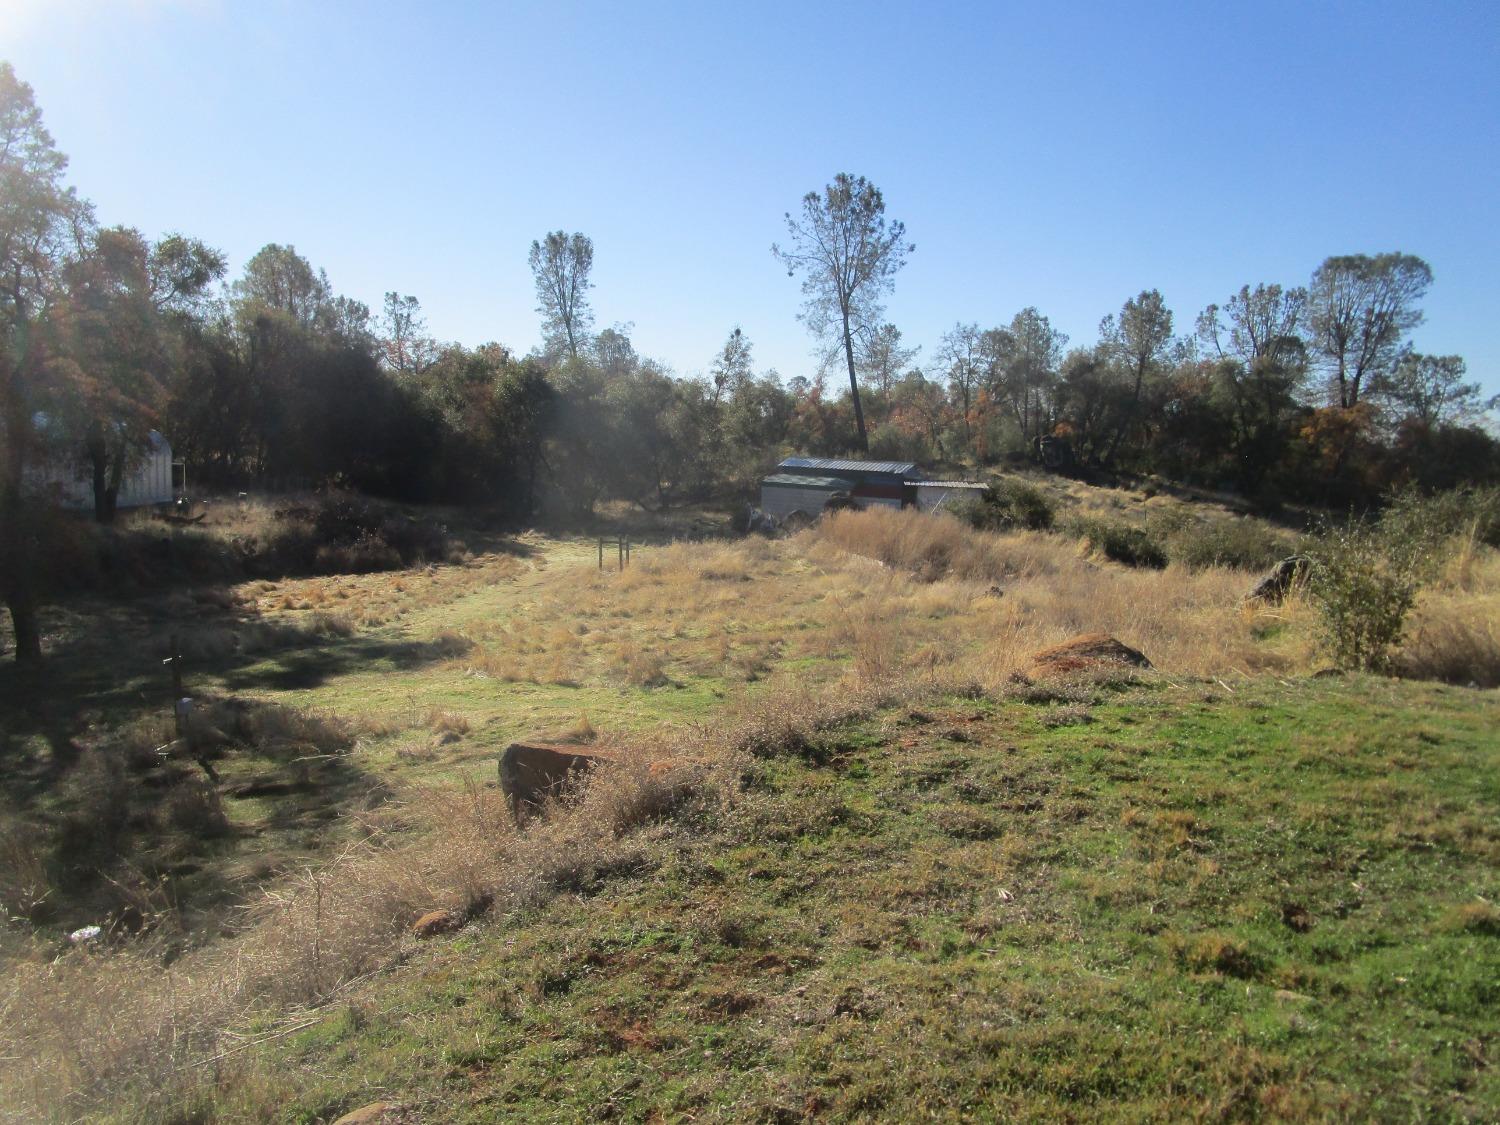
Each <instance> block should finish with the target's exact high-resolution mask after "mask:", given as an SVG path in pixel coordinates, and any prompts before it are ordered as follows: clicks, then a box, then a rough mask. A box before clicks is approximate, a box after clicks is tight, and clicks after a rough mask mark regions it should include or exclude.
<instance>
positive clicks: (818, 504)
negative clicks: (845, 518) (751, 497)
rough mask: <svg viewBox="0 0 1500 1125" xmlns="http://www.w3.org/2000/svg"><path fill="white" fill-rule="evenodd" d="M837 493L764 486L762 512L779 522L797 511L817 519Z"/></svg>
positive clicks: (761, 495) (761, 503)
mask: <svg viewBox="0 0 1500 1125" xmlns="http://www.w3.org/2000/svg"><path fill="white" fill-rule="evenodd" d="M835 491H837V490H836V489H830V488H788V487H786V486H784V485H771V484H762V485H761V486H760V510H761V511H763V512H768V513H770V514H771V515H773V516H775V517H776V518H777V519H779V520H781V519H786V517H787V516H789V515H791V514H792V513H793V512H796V511H803V512H806V513H807V514H808V515H810V516H814V517H816V516H817V515H818V513H820V512H821V511H822V510H823V505H824V504H826V503H828V498H829V497H830V496H832V495H833V494H834V492H835Z"/></svg>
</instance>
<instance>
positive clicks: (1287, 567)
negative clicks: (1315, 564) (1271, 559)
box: [1245, 555, 1312, 605]
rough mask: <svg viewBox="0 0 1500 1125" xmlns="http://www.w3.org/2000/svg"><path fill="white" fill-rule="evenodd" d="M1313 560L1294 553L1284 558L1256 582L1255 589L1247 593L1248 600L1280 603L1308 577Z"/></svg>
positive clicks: (1269, 603)
mask: <svg viewBox="0 0 1500 1125" xmlns="http://www.w3.org/2000/svg"><path fill="white" fill-rule="evenodd" d="M1311 568H1312V560H1311V559H1310V558H1308V557H1307V556H1306V555H1292V556H1291V557H1289V558H1285V559H1282V560H1281V561H1280V562H1279V563H1277V564H1276V565H1275V566H1273V567H1272V568H1271V570H1270V572H1269V573H1268V574H1267V575H1266V576H1265V577H1264V578H1262V579H1261V580H1260V581H1259V582H1257V583H1256V584H1255V589H1253V590H1251V591H1250V592H1249V593H1248V594H1246V595H1245V600H1246V601H1247V602H1265V603H1266V604H1267V605H1280V604H1281V603H1282V602H1284V601H1286V596H1287V595H1288V594H1289V593H1291V592H1292V588H1293V587H1294V586H1296V585H1297V583H1299V582H1301V581H1302V580H1303V579H1304V578H1306V577H1307V572H1308V571H1309V570H1310V569H1311Z"/></svg>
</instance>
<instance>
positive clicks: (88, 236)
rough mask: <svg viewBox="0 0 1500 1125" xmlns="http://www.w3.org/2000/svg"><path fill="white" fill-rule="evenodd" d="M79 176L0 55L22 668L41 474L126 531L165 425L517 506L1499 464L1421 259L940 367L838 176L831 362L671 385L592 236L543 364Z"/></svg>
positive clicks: (244, 460)
mask: <svg viewBox="0 0 1500 1125" xmlns="http://www.w3.org/2000/svg"><path fill="white" fill-rule="evenodd" d="M66 166H67V161H66V158H65V157H64V156H63V155H62V154H61V152H59V151H58V149H57V147H56V145H55V144H54V142H53V139H52V137H51V136H50V135H49V134H48V132H47V130H46V129H45V128H44V126H43V124H42V117H41V112H40V110H39V109H38V107H37V106H36V104H35V101H34V98H33V95H32V91H31V89H30V87H29V86H27V85H26V84H25V83H24V82H22V81H21V80H20V79H19V78H18V77H17V76H16V74H15V72H14V70H13V69H12V68H11V67H10V65H9V64H5V63H0V192H3V195H0V333H3V335H4V345H5V346H4V348H3V350H0V596H3V598H4V600H5V601H6V603H7V605H8V606H9V608H10V610H11V615H12V619H13V623H14V628H15V631H16V635H17V641H18V655H21V656H23V657H24V656H26V655H28V654H33V653H35V652H37V651H39V646H38V643H37V637H36V627H35V614H34V602H35V596H34V590H33V582H32V579H31V577H30V576H31V575H32V574H33V573H34V571H35V568H36V566H37V565H38V563H39V560H42V559H44V558H45V555H46V550H45V538H46V534H47V526H48V522H47V521H48V519H49V518H51V515H50V509H49V507H48V505H47V503H46V497H45V496H42V495H38V494H36V490H34V489H28V487H27V482H28V481H29V480H34V479H35V477H36V468H37V466H38V465H39V464H41V463H43V462H46V461H52V462H64V463H76V464H79V465H81V466H83V467H84V469H85V471H86V474H87V476H88V477H89V479H90V480H91V481H92V484H93V493H94V501H95V503H94V515H95V517H96V518H97V519H98V520H100V521H101V522H109V521H110V520H111V519H112V518H113V516H114V507H115V498H116V497H117V495H118V493H119V489H120V486H121V482H122V480H123V477H124V474H125V473H126V472H127V471H128V470H129V468H130V467H131V465H132V464H133V462H134V461H135V460H136V459H137V458H139V457H140V456H141V455H142V453H143V451H144V450H145V449H146V448H147V445H148V435H149V433H150V431H151V430H152V429H158V430H160V431H162V432H163V433H165V434H166V435H167V436H168V437H169V438H170V440H171V441H172V443H173V446H174V449H175V451H176V452H177V453H178V454H179V455H181V456H182V457H183V459H184V460H185V461H186V462H187V463H188V464H189V465H190V466H191V472H192V476H193V479H194V480H195V481H196V482H198V484H199V485H201V486H204V487H210V488H220V489H224V488H244V487H256V486H259V487H266V488H290V487H317V486H322V485H339V486H345V487H350V488H355V489H359V490H363V491H367V492H371V493H375V494H381V495H386V496H391V497H395V498H403V499H410V500H439V501H451V502H472V503H484V504H488V505H493V506H494V507H495V508H496V509H497V510H498V511H500V512H501V513H503V514H506V515H508V516H510V517H511V518H513V519H516V520H518V521H519V520H525V519H529V518H531V517H532V516H533V515H535V514H536V513H537V512H538V511H540V510H543V509H545V510H549V511H551V512H553V513H556V514H562V515H569V514H575V515H583V514H586V513H588V512H589V511H591V510H592V509H593V507H594V506H595V505H596V504H597V503H598V502H599V501H601V500H606V499H625V500H630V501H635V502H638V503H641V504H643V505H646V506H653V507H659V506H664V505H668V504H672V503H677V502H681V501H686V500H700V499H705V498H709V497H715V496H726V495H729V494H736V495H743V494H744V493H745V492H746V491H747V490H748V489H749V488H751V487H752V486H753V483H754V481H755V480H756V479H757V478H758V477H759V476H760V474H761V473H763V472H764V471H765V469H766V468H767V467H768V466H770V465H772V464H774V463H775V461H776V460H777V459H778V458H779V457H780V456H781V455H783V454H784V453H785V452H788V451H799V452H805V453H812V454H820V455H837V454H841V453H848V452H851V451H853V452H858V453H864V452H868V453H869V454H871V455H873V456H878V457H883V458H890V459H900V460H912V461H919V462H944V463H950V464H955V465H964V466H973V465H984V464H992V463H995V462H997V461H1000V460H1024V459H1028V458H1030V459H1039V460H1045V461H1046V462H1047V463H1049V464H1052V465H1055V466H1057V467H1068V466H1073V467H1075V468H1079V469H1080V470H1087V469H1089V468H1101V469H1109V470H1116V471H1132V472H1157V473H1162V474H1165V475H1168V476H1172V477H1176V478H1182V479H1186V480H1192V481H1199V482H1204V483H1210V484H1227V485H1231V486H1234V487H1237V488H1240V489H1243V490H1245V491H1247V492H1250V493H1253V494H1257V495H1261V496H1265V497H1276V496H1297V497H1303V498H1309V499H1321V500H1325V501H1326V500H1334V501H1340V502H1342V501H1345V500H1348V499H1350V498H1357V497H1360V496H1366V495H1370V494H1372V493H1373V492H1374V491H1375V490H1378V489H1380V488H1382V487H1384V486H1386V485H1388V484H1390V483H1393V482H1396V481H1403V480H1414V481H1416V482H1418V483H1420V484H1423V485H1426V486H1429V487H1443V486H1446V485H1450V484H1454V483H1458V482H1459V481H1462V480H1494V479H1496V478H1497V476H1500V449H1497V443H1496V442H1495V441H1494V439H1493V438H1492V437H1491V436H1490V435H1489V434H1488V433H1487V432H1486V431H1485V430H1484V429H1483V428H1482V427H1481V426H1480V424H1479V423H1480V422H1481V421H1482V418H1483V415H1484V412H1485V410H1486V409H1487V408H1488V407H1490V406H1493V403H1491V404H1485V403H1483V402H1481V400H1480V397H1479V389H1478V386H1477V384H1473V383H1469V382H1467V381H1466V374H1465V370H1464V364H1463V361H1462V359H1460V358H1459V357H1455V356H1427V355H1421V354H1418V353H1416V352H1415V351H1413V350H1412V348H1411V347H1410V344H1409V339H1410V334H1411V332H1412V330H1413V329H1414V328H1415V327H1416V326H1417V325H1418V324H1419V323H1420V322H1421V308H1420V302H1421V300H1422V298H1423V296H1424V295H1425V293H1426V291H1427V289H1428V287H1429V286H1430V284H1431V280H1432V277H1431V271H1430V269H1429V268H1428V267H1427V265H1426V264H1425V263H1424V262H1422V261H1421V260H1420V259H1418V258H1415V257H1412V256H1410V255H1404V254H1383V255H1376V256H1373V257H1369V256H1353V257H1340V258H1330V259H1328V260H1327V261H1326V262H1324V263H1323V265H1322V266H1320V267H1319V268H1318V269H1317V270H1316V271H1315V272H1314V273H1313V275H1312V277H1311V279H1310V281H1309V283H1308V284H1307V285H1306V286H1305V287H1298V288H1283V287H1282V286H1280V285H1276V284H1257V285H1254V286H1249V285H1247V286H1245V287H1244V288H1242V289H1241V290H1240V291H1239V292H1238V293H1236V294H1233V295H1231V296H1230V297H1229V298H1228V299H1226V300H1225V302H1224V303H1223V305H1222V306H1210V308H1208V309H1206V310H1204V311H1203V313H1202V314H1201V315H1200V316H1199V317H1198V318H1197V321H1196V323H1195V324H1194V326H1193V330H1192V331H1191V332H1187V333H1178V332H1177V331H1176V326H1175V325H1174V319H1173V314H1172V311H1171V310H1170V309H1169V308H1168V307H1167V305H1166V303H1165V301H1164V300H1163V298H1162V296H1161V294H1160V293H1158V292H1156V291H1155V290H1147V291H1144V292H1142V293H1140V294H1139V295H1137V296H1135V297H1132V298H1130V299H1129V300H1127V301H1125V302H1124V304H1123V305H1122V307H1121V309H1120V310H1119V312H1118V313H1116V314H1112V315H1110V316H1108V317H1106V318H1105V319H1104V321H1103V322H1102V324H1101V326H1100V330H1099V337H1098V340H1097V341H1096V342H1094V343H1093V344H1091V345H1088V346H1084V347H1074V348H1072V349H1069V348H1068V343H1069V341H1068V339H1067V337H1066V336H1064V335H1063V334H1062V333H1061V332H1059V331H1057V330H1056V329H1054V328H1052V326H1051V323H1050V322H1049V320H1048V319H1047V317H1046V316H1044V315H1043V314H1042V313H1040V312H1039V311H1038V310H1036V309H1034V308H1027V309H1023V310H1021V311H1020V312H1018V313H1016V314H1015V315H1014V316H1013V317H1012V318H1011V319H1010V320H1009V321H1006V322H1003V323H999V324H995V325H993V326H991V327H984V328H982V327H980V325H979V324H978V323H977V322H974V323H967V324H965V323H958V324H956V325H955V326H954V327H953V329H952V330H951V331H949V332H948V333H947V334H946V335H944V337H943V338H942V339H941V341H939V342H938V343H937V346H936V347H935V348H934V349H933V350H932V352H931V358H930V359H929V360H927V361H926V362H921V359H922V357H921V349H920V348H917V347H914V346H911V345H910V344H909V343H908V342H907V341H906V339H905V338H904V337H903V335H902V333H901V331H900V330H899V329H898V328H897V327H896V326H895V325H894V324H892V323H890V322H889V321H888V320H887V319H886V318H885V308H884V305H883V299H884V298H885V297H886V296H887V295H888V294H889V293H890V292H891V290H892V287H893V285H894V280H895V277H896V275H897V273H898V272H899V270H900V268H901V266H902V264H903V263H904V261H905V260H906V258H907V256H909V255H910V254H911V253H912V252H913V251H914V249H915V248H914V246H913V245H912V244H911V243H910V242H908V241H907V238H906V232H905V228H904V226H903V224H901V223H900V222H892V221H889V220H887V218H886V215H885V203H884V199H883V198H882V196H881V194H880V192H879V191H878V189H876V188H875V187H874V186H873V185H871V184H869V183H868V182H867V181H866V180H864V179H863V178H862V177H855V176H849V175H840V176H837V177H835V179H834V180H833V181H832V182H831V183H830V184H829V185H828V186H827V187H826V188H825V189H824V190H823V191H821V192H810V193H808V195H806V196H805V197H804V198H803V200H802V206H801V210H800V212H799V213H798V214H797V215H796V216H793V215H792V214H790V213H789V214H788V215H787V216H786V225H787V233H788V241H787V243H786V244H785V245H780V244H778V245H776V246H774V247H773V248H772V249H773V252H774V253H775V255H776V257H777V260H779V261H780V262H781V263H782V264H783V265H784V266H785V267H786V268H787V270H788V272H789V273H791V274H793V275H799V274H800V275H801V279H802V287H803V293H804V296H805V298H806V303H805V305H804V310H803V314H802V317H803V320H804V322H805V323H806V325H807V327H808V328H809V330H810V331H811V332H812V333H813V334H814V335H815V336H816V337H817V339H818V340H819V341H820V342H821V343H822V345H823V351H822V352H821V357H822V359H821V362H820V363H819V364H818V365H817V368H816V370H815V371H813V372H812V373H810V374H809V375H797V376H794V377H792V378H789V379H783V378H782V377H781V376H780V375H779V374H778V373H777V372H775V371H769V370H758V369H757V367H756V365H755V363H754V350H753V346H752V343H751V341H750V340H749V339H748V338H747V337H746V336H745V335H744V333H743V332H741V330H740V329H739V328H733V329H732V330H730V331H729V332H728V334H727V337H726V339H725V342H724V345H723V347H722V348H721V349H720V350H719V352H718V354H717V355H715V356H713V357H712V358H711V360H710V362H709V363H708V366H707V369H706V370H705V371H704V372H702V373H700V374H695V375H691V376H687V377H679V376H678V375H677V374H676V373H674V372H673V371H672V370H671V369H670V368H669V367H667V366H666V365H665V364H662V363H660V362H657V361H655V360H652V359H650V358H648V357H643V356H641V355H639V354H637V352H636V350H635V348H634V346H633V344H632V342H631V339H630V328H631V326H630V325H628V324H616V325H614V326H612V327H609V328H604V329H602V330H598V331H596V330H595V328H594V324H593V314H592V309H591V306H590V303H589V293H590V291H591V288H592V281H591V272H592V267H593V259H594V246H593V243H592V241H591V240H590V239H589V238H588V237H587V236H586V235H584V234H581V233H567V232H564V231H555V232H551V233H549V234H547V235H546V236H545V237H544V238H542V239H538V240H537V241H536V242H533V243H532V244H531V246H530V249H529V254H528V264H529V266H530V268H531V271H532V274H533V277H534V280H535V284H536V295H537V311H538V313H539V314H540V317H541V323H542V329H543V343H542V346H541V347H540V348H538V349H536V350H535V351H534V352H533V353H531V354H528V355H519V354H517V353H515V352H514V351H512V350H511V349H509V348H507V347H506V346H505V345H503V344H501V343H495V342H492V343H486V344H482V345H479V346H477V347H469V346H465V345H462V344H456V343H443V342H440V341H438V340H436V339H434V338H433V337H432V335H431V334H430V333H429V331H428V329H427V327H426V324H425V321H424V318H423V315H422V309H421V304H420V302H419V301H418V300H417V299H416V298H415V297H413V296H410V295H404V294H401V293H398V292H394V291H393V292H389V293H387V294H386V295H385V298H384V301H383V303H382V305H381V307H380V308H379V309H378V310H371V309H370V308H369V307H367V306H366V305H365V304H363V303H361V302H359V301H357V300H353V299H351V298H349V297H347V296H342V295H339V294H338V293H336V292H335V291H334V289H333V286H332V285H331V283H330V281H329V279H328V277H327V275H326V274H325V273H324V272H323V271H322V270H321V269H319V268H317V267H315V266H314V265H313V264H312V263H310V262H308V261H307V260H306V259H305V258H304V257H303V256H302V255H300V254H298V253H297V252H296V249H295V248H294V247H292V246H289V245H280V244H276V243H272V244H268V245H267V246H265V247H264V248H263V249H262V250H260V251H259V252H258V253H257V254H256V255H255V256H254V257H252V258H251V259H250V261H249V262H248V263H247V264H246V266H245V268H244V270H243V272H242V273H241V274H240V275H239V276H238V277H235V278H229V277H228V276H227V262H226V259H225V256H224V255H223V254H222V253H221V252H220V251H218V250H216V249H215V248H213V247H212V246H210V245H208V244H206V243H205V242H202V241H200V240H198V239H195V238H192V237H190V236H187V235H183V234H169V235H167V236H165V237H162V238H160V239H157V240H155V241H152V240H150V239H148V238H147V237H145V236H144V235H143V234H141V233H140V232H139V231H137V230H134V229H131V228H127V227H101V226H100V225H99V224H98V223H97V221H96V219H95V216H94V213H93V210H92V208H91V207H90V206H89V204H88V203H87V201H86V200H84V199H83V198H82V197H80V196H79V195H78V193H77V191H76V189H74V188H73V187H71V186H69V185H68V184H67V183H66V182H65V178H64V177H65V172H66ZM834 371H841V375H842V376H845V377H847V382H846V383H845V382H844V381H843V379H842V378H841V379H840V380H839V381H838V382H839V383H843V385H842V386H838V384H837V383H831V380H830V374H831V373H832V372H834ZM836 386H838V389H835V387H836Z"/></svg>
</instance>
